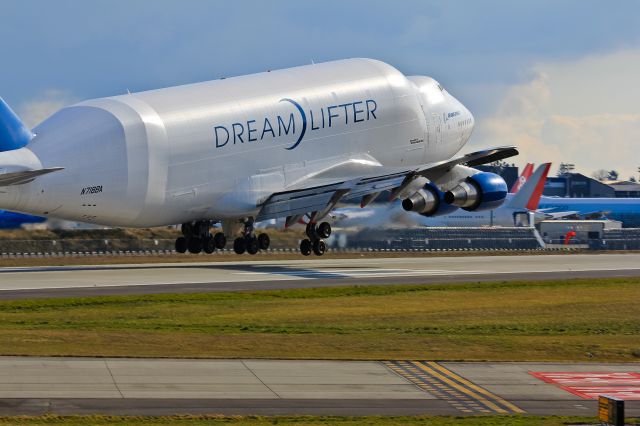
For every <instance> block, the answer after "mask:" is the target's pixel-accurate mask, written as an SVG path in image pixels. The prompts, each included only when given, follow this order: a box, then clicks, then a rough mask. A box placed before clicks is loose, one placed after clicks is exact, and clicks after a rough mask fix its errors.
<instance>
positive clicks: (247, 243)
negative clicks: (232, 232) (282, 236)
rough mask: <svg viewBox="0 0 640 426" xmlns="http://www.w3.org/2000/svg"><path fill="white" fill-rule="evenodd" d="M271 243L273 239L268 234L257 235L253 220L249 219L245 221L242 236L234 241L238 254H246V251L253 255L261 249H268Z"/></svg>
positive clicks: (234, 248)
mask: <svg viewBox="0 0 640 426" xmlns="http://www.w3.org/2000/svg"><path fill="white" fill-rule="evenodd" d="M270 244H271V239H270V238H269V236H268V235H267V234H264V233H262V234H260V235H258V236H257V237H256V234H255V230H254V228H253V220H247V221H246V222H245V223H244V229H243V230H242V236H241V237H238V238H236V239H235V240H234V241H233V251H235V252H236V254H244V253H245V252H247V253H249V254H251V255H253V254H256V253H258V251H260V250H267V249H268V248H269V245H270Z"/></svg>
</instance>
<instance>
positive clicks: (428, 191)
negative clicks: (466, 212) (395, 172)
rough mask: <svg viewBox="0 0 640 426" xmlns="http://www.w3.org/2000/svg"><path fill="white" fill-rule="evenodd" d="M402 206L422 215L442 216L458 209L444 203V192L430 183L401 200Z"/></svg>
mask: <svg viewBox="0 0 640 426" xmlns="http://www.w3.org/2000/svg"><path fill="white" fill-rule="evenodd" d="M402 208H403V209H404V210H406V211H408V212H416V213H419V214H421V215H423V216H442V215H445V214H449V213H452V212H454V211H456V210H458V207H457V206H454V205H451V204H447V203H445V202H444V193H443V192H442V191H440V190H439V189H438V188H436V187H435V186H434V185H432V184H427V185H425V186H424V188H422V189H420V190H418V191H416V192H415V193H414V194H413V195H411V196H410V197H409V198H405V199H404V200H402Z"/></svg>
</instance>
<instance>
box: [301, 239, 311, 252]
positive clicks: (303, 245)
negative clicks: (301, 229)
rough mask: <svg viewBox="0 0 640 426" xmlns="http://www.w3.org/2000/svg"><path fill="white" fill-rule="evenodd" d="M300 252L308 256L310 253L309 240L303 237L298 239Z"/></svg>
mask: <svg viewBox="0 0 640 426" xmlns="http://www.w3.org/2000/svg"><path fill="white" fill-rule="evenodd" d="M300 253H302V255H303V256H309V255H310V254H311V240H309V239H306V238H305V239H304V240H302V241H300Z"/></svg>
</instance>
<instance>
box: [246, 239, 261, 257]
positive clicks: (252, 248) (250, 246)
mask: <svg viewBox="0 0 640 426" xmlns="http://www.w3.org/2000/svg"><path fill="white" fill-rule="evenodd" d="M258 250H260V246H258V239H257V238H247V253H249V254H251V255H254V254H256V253H258Z"/></svg>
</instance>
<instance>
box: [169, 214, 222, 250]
mask: <svg viewBox="0 0 640 426" xmlns="http://www.w3.org/2000/svg"><path fill="white" fill-rule="evenodd" d="M210 228H211V222H210V221H208V220H202V221H198V222H192V223H183V224H182V227H181V230H182V235H183V236H182V237H179V238H178V239H176V251H177V252H178V253H186V252H187V251H188V252H189V253H193V254H198V253H201V252H203V251H204V252H205V253H207V254H211V253H213V252H214V251H216V249H217V250H222V249H223V248H224V247H225V245H227V238H226V237H225V236H224V234H223V233H222V232H217V233H216V234H215V235H211V233H210V232H209V229H210Z"/></svg>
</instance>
